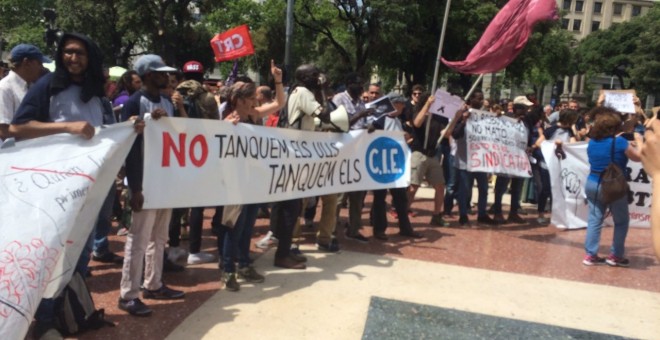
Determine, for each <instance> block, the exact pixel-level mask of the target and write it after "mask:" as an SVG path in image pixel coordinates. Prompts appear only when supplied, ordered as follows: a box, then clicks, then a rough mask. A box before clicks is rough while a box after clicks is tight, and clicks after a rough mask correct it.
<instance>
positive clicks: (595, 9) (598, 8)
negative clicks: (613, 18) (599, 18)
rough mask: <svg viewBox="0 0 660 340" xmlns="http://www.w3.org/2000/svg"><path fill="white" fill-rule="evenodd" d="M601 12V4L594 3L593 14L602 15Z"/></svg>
mask: <svg viewBox="0 0 660 340" xmlns="http://www.w3.org/2000/svg"><path fill="white" fill-rule="evenodd" d="M602 12H603V3H602V2H594V13H602Z"/></svg>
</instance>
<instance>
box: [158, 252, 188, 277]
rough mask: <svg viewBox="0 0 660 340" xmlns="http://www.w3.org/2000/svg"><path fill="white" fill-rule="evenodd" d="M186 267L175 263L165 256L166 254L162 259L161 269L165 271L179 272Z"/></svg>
mask: <svg viewBox="0 0 660 340" xmlns="http://www.w3.org/2000/svg"><path fill="white" fill-rule="evenodd" d="M185 269H186V268H185V267H184V266H182V265H179V264H176V263H174V262H172V261H170V259H168V258H167V256H166V257H165V258H164V259H163V271H164V272H167V273H179V272H182V271H184V270H185Z"/></svg>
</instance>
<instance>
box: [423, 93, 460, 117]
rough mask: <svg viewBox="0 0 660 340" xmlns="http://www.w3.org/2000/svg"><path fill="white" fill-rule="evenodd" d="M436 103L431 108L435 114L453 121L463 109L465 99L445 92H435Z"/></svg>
mask: <svg viewBox="0 0 660 340" xmlns="http://www.w3.org/2000/svg"><path fill="white" fill-rule="evenodd" d="M434 97H435V101H434V102H433V104H432V105H431V107H430V108H429V111H430V112H431V113H433V114H436V115H440V116H443V117H447V118H449V119H453V118H454V115H455V114H456V111H458V109H460V108H461V107H463V103H464V101H463V99H461V97H458V96H454V95H452V94H451V93H449V92H447V91H443V90H437V91H435V95H434Z"/></svg>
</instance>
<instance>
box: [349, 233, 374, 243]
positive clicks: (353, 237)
mask: <svg viewBox="0 0 660 340" xmlns="http://www.w3.org/2000/svg"><path fill="white" fill-rule="evenodd" d="M346 238H347V239H349V240H353V241H358V242H360V243H369V239H368V238H366V237H364V235H362V234H360V232H359V231H358V232H357V233H355V235H351V234H350V233H348V230H346Z"/></svg>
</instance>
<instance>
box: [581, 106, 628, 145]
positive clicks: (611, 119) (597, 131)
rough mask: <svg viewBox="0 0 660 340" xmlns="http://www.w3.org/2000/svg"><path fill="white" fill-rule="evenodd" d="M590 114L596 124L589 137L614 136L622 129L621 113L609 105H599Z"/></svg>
mask: <svg viewBox="0 0 660 340" xmlns="http://www.w3.org/2000/svg"><path fill="white" fill-rule="evenodd" d="M589 115H590V116H591V117H592V119H593V122H594V126H593V127H592V128H591V131H590V133H589V137H590V138H593V139H603V138H607V137H612V136H613V135H616V134H617V133H619V132H620V131H621V113H619V112H618V111H616V110H614V109H611V108H609V107H605V106H600V107H597V108H595V109H593V110H591V112H589Z"/></svg>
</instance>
